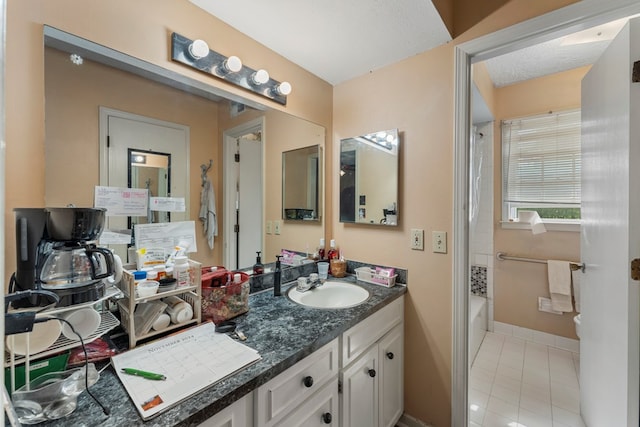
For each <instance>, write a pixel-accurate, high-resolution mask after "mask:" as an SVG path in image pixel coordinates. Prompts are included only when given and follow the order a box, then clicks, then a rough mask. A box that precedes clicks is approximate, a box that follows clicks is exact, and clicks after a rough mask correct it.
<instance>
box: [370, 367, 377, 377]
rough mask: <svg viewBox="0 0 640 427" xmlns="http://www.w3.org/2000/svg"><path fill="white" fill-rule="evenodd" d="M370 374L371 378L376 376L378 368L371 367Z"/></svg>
mask: <svg viewBox="0 0 640 427" xmlns="http://www.w3.org/2000/svg"><path fill="white" fill-rule="evenodd" d="M369 376H370V377H371V378H373V377H375V376H376V370H375V369H369Z"/></svg>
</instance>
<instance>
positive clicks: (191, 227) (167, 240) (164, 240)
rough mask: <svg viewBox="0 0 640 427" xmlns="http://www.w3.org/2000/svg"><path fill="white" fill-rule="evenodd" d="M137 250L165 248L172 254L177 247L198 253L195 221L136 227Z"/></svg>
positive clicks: (138, 225)
mask: <svg viewBox="0 0 640 427" xmlns="http://www.w3.org/2000/svg"><path fill="white" fill-rule="evenodd" d="M135 236H136V248H138V249H140V248H163V249H165V250H166V251H167V253H170V252H171V251H172V250H173V249H174V248H175V247H176V246H178V245H180V246H183V247H184V246H186V247H187V250H186V251H187V252H198V248H197V246H196V223H195V221H178V222H160V223H155V224H136V225H135Z"/></svg>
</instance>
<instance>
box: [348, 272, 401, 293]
mask: <svg viewBox="0 0 640 427" xmlns="http://www.w3.org/2000/svg"><path fill="white" fill-rule="evenodd" d="M355 272H356V277H357V279H358V280H362V281H363V282H367V283H373V284H375V285H382V286H386V287H387V288H390V287H392V286H395V284H396V277H398V275H397V274H394V275H393V276H391V277H386V276H383V275H381V274H376V270H375V269H373V268H370V267H359V268H356V269H355Z"/></svg>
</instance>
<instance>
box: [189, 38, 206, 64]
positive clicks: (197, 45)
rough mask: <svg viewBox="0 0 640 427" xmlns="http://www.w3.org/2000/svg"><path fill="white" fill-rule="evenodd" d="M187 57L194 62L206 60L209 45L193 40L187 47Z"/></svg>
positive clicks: (202, 41)
mask: <svg viewBox="0 0 640 427" xmlns="http://www.w3.org/2000/svg"><path fill="white" fill-rule="evenodd" d="M189 55H191V57H192V58H193V59H196V60H197V59H202V58H206V56H207V55H209V45H208V44H207V42H206V41H204V40H194V41H193V42H192V43H191V44H190V45H189Z"/></svg>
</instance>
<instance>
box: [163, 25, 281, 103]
mask: <svg viewBox="0 0 640 427" xmlns="http://www.w3.org/2000/svg"><path fill="white" fill-rule="evenodd" d="M171 59H172V60H173V61H176V62H180V63H182V64H184V65H187V66H189V67H192V68H195V69H196V70H199V71H202V72H205V73H207V74H211V75H213V76H215V77H217V78H219V79H222V80H224V81H226V82H229V83H233V84H235V85H236V86H240V87H241V88H243V89H247V90H249V91H251V92H253V93H256V94H258V95H261V96H264V97H266V98H269V99H271V100H273V101H275V102H277V103H279V104H282V105H287V95H289V94H290V93H291V90H292V87H291V83H289V82H278V81H276V80H273V79H272V78H271V77H270V76H269V73H268V72H267V70H265V69H263V68H260V69H257V70H254V69H252V68H250V67H247V66H246V65H243V64H242V61H241V60H240V58H238V57H237V56H229V57H226V56H224V55H221V54H220V53H218V52H216V51H213V50H211V49H209V45H208V44H207V43H206V42H205V41H204V40H190V39H188V38H186V37H184V36H181V35H180V34H177V33H173V34H172V35H171Z"/></svg>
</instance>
